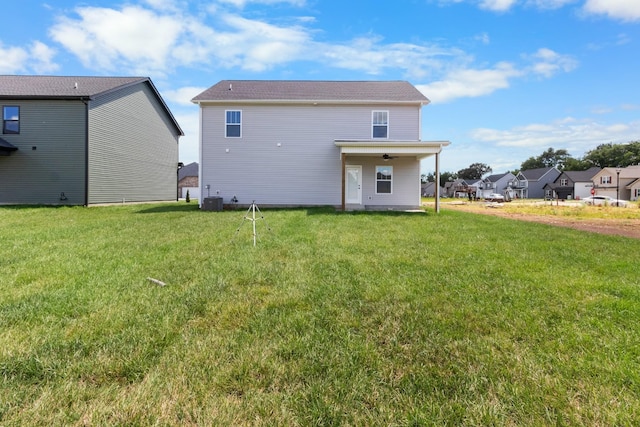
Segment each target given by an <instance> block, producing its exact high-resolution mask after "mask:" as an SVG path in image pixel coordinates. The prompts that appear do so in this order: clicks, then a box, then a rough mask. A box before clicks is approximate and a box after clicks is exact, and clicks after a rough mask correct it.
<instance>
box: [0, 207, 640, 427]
mask: <svg viewBox="0 0 640 427" xmlns="http://www.w3.org/2000/svg"><path fill="white" fill-rule="evenodd" d="M244 215H245V211H244V210H238V211H225V212H201V211H199V210H198V209H197V206H196V205H195V204H186V203H180V204H177V203H176V204H157V205H135V206H112V207H99V208H81V207H77V208H36V207H4V208H0V425H3V426H12V425H41V426H44V425H47V426H50V425H265V426H267V425H268V426H273V425H287V426H289V425H303V426H306V425H398V426H408V425H438V426H442V425H452V426H454V425H455V426H458V425H518V426H520V425H530V426H539V425H588V426H596V425H602V426H605V425H606V426H608V425H638V424H639V423H640V345H639V343H640V328H639V327H638V319H640V292H639V290H638V285H639V281H640V275H639V273H638V272H639V270H638V256H637V254H638V253H639V252H640V241H639V240H633V239H627V238H623V237H614V236H602V235H597V234H590V233H585V232H580V231H575V230H570V229H564V228H553V227H551V226H546V225H541V224H534V223H525V222H517V221H512V220H506V219H501V218H497V217H492V216H484V215H474V214H470V213H465V212H457V211H449V210H443V211H442V212H441V213H440V214H438V215H436V214H435V213H433V211H431V210H429V211H427V213H426V214H403V213H336V212H334V211H333V210H332V209H309V210H303V209H301V210H263V211H262V217H263V219H260V218H261V217H260V214H259V215H258V221H256V228H257V231H258V244H257V246H256V247H254V246H253V242H252V232H251V230H252V223H251V221H248V220H245V219H243V218H244ZM149 277H151V278H155V279H158V280H161V281H163V282H165V283H166V284H167V285H166V286H158V285H156V284H154V283H152V282H150V281H149V280H147V278H149Z"/></svg>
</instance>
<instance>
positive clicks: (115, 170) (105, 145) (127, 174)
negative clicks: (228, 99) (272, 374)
mask: <svg viewBox="0 0 640 427" xmlns="http://www.w3.org/2000/svg"><path fill="white" fill-rule="evenodd" d="M178 138H179V135H178V133H177V130H176V129H175V127H174V126H173V125H172V123H171V122H170V119H169V117H168V116H167V115H166V113H165V112H164V110H163V109H162V107H161V105H160V104H159V103H158V101H157V99H156V97H155V95H154V94H153V91H152V90H151V89H150V88H149V87H148V86H147V85H146V84H139V85H135V86H132V87H129V88H126V89H122V90H119V91H117V92H114V93H112V94H109V95H105V96H103V97H101V98H100V99H99V100H95V101H92V102H91V105H90V110H89V204H97V203H121V202H123V201H125V202H143V201H168V200H176V194H177V193H176V191H177V184H178V178H177V167H178Z"/></svg>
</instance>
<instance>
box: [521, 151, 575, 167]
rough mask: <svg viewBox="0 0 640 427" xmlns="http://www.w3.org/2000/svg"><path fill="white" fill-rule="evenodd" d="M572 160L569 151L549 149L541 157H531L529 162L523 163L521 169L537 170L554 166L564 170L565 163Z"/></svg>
mask: <svg viewBox="0 0 640 427" xmlns="http://www.w3.org/2000/svg"><path fill="white" fill-rule="evenodd" d="M570 158H571V155H570V154H569V153H568V152H567V150H564V149H560V150H555V149H553V148H551V147H549V148H548V149H547V150H546V151H544V152H543V153H542V154H541V155H539V156H537V157H529V158H528V159H527V160H525V161H524V162H522V165H520V169H521V170H528V169H537V168H549V167H554V166H555V167H557V168H558V169H563V168H564V165H565V163H566V162H567V160H568V159H570Z"/></svg>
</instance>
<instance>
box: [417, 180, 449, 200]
mask: <svg viewBox="0 0 640 427" xmlns="http://www.w3.org/2000/svg"><path fill="white" fill-rule="evenodd" d="M420 187H421V189H420V192H421V193H422V197H435V196H436V191H438V189H436V183H435V182H425V183H423V184H422V185H421V186H420ZM439 191H440V192H439V193H438V194H444V193H443V191H444V189H443V188H442V187H440V189H439Z"/></svg>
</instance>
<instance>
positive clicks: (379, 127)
mask: <svg viewBox="0 0 640 427" xmlns="http://www.w3.org/2000/svg"><path fill="white" fill-rule="evenodd" d="M371 122H372V124H373V131H372V135H373V137H374V138H388V137H389V112H388V111H374V112H373V113H372V116H371Z"/></svg>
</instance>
